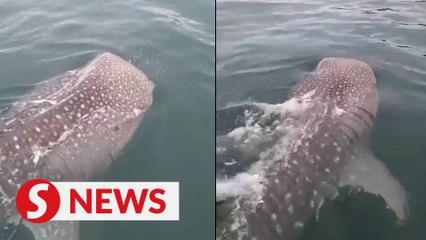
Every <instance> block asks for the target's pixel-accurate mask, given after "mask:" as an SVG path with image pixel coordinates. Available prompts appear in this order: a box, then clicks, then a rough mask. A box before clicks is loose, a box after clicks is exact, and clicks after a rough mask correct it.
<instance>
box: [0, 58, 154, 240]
mask: <svg viewBox="0 0 426 240" xmlns="http://www.w3.org/2000/svg"><path fill="white" fill-rule="evenodd" d="M152 90H153V84H152V82H151V81H149V80H148V78H147V77H146V76H145V74H144V73H143V72H142V71H140V70H139V69H138V68H136V67H135V66H133V65H131V64H130V63H129V62H127V61H125V60H123V59H122V58H120V57H118V56H116V55H114V54H111V53H103V54H100V55H98V56H97V57H96V58H94V59H93V60H92V61H90V62H89V63H88V64H87V65H86V66H84V67H81V68H78V69H75V70H72V71H68V72H65V73H63V74H61V75H59V76H57V77H55V78H53V79H50V80H48V81H46V82H44V83H43V84H41V86H38V87H36V89H34V90H33V91H31V92H30V93H29V94H28V95H27V96H25V97H23V99H22V100H20V101H18V102H16V103H15V104H13V106H12V107H11V109H10V110H9V111H8V112H7V113H5V114H4V115H3V116H2V122H3V123H4V124H3V126H2V128H1V129H0V131H1V132H0V227H1V228H0V230H1V229H3V228H5V227H6V226H7V225H8V224H10V223H11V222H13V221H16V220H17V217H16V216H17V211H16V208H15V201H14V198H15V195H16V192H17V190H18V188H19V186H20V185H21V184H23V183H24V182H26V181H27V180H29V179H33V178H44V179H48V180H51V181H76V180H78V181H81V180H86V179H89V178H91V177H94V176H96V174H98V173H101V172H102V171H104V170H106V169H107V167H108V166H110V165H111V164H112V162H113V160H114V159H116V157H117V156H118V154H119V153H120V151H121V150H122V149H123V147H124V146H125V145H126V144H127V142H128V141H129V140H130V139H131V137H132V135H133V133H134V132H135V131H136V129H137V127H138V126H139V124H140V122H141V120H142V118H143V116H144V113H145V112H146V111H147V110H148V108H149V107H150V105H151V103H152ZM24 224H25V225H27V226H28V227H29V228H30V229H31V231H32V232H33V234H34V236H35V239H37V240H39V239H50V240H54V239H61V240H64V239H78V236H79V232H78V225H77V223H73V222H51V223H46V224H41V225H33V224H29V223H25V222H24ZM6 230H7V229H6ZM0 232H1V231H0Z"/></svg>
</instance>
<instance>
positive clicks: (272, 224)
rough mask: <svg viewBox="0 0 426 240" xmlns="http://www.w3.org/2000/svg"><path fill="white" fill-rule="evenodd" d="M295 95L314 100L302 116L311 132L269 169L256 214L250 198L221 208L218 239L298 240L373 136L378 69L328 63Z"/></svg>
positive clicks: (344, 61) (357, 63) (333, 60)
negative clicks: (352, 156)
mask: <svg viewBox="0 0 426 240" xmlns="http://www.w3.org/2000/svg"><path fill="white" fill-rule="evenodd" d="M291 94H292V96H293V97H302V96H306V94H308V95H310V98H311V100H312V105H311V106H310V107H309V108H308V109H306V110H305V112H304V113H303V116H302V118H306V119H307V120H306V126H305V129H306V132H305V134H304V135H303V136H302V137H301V139H299V140H300V141H299V142H300V144H299V145H298V147H297V149H296V150H294V151H292V152H291V153H289V155H288V158H287V160H285V164H281V165H279V167H278V169H277V168H276V166H274V167H275V168H274V169H269V170H268V171H269V174H268V177H267V181H266V182H265V183H264V184H265V189H264V191H263V193H262V196H261V201H259V203H258V204H257V205H256V206H255V207H254V210H253V209H250V208H249V207H247V206H248V204H247V202H246V201H247V200H246V198H241V199H237V203H238V204H237V203H234V202H232V201H229V203H228V204H226V202H225V203H224V202H221V203H219V204H217V207H218V209H217V211H219V212H217V213H218V216H221V217H222V218H221V219H220V221H219V222H217V229H216V232H217V234H218V238H219V239H247V240H274V239H280V240H293V239H297V238H298V236H300V233H301V231H302V229H303V226H304V224H305V223H306V222H307V221H308V220H309V219H310V218H312V217H313V216H314V214H315V212H316V211H317V210H318V208H319V207H320V206H321V204H322V201H323V200H324V196H326V191H327V188H329V187H332V188H333V187H337V184H338V181H339V173H340V172H341V171H342V170H343V169H344V167H345V165H346V161H348V160H347V159H346V158H345V157H346V156H347V154H348V153H349V152H350V151H351V148H352V146H353V145H354V144H355V143H357V142H359V141H360V139H361V138H364V137H365V136H366V135H367V134H368V132H369V131H368V130H369V129H370V128H371V127H372V125H373V120H374V118H375V114H376V111H377V108H378V94H377V90H376V79H375V76H374V74H373V71H372V70H371V68H370V67H369V66H368V65H367V64H366V63H364V62H361V61H357V60H354V59H345V58H325V59H323V60H322V61H321V62H320V63H319V64H318V65H317V67H316V69H315V70H314V71H313V72H312V74H310V76H309V78H308V79H306V80H304V81H302V82H301V83H300V84H298V85H297V86H296V88H295V89H294V90H293V91H292V93H291ZM233 204H234V205H238V206H239V207H235V206H233ZM220 205H223V206H220ZM238 208H241V209H243V210H242V212H243V215H244V216H243V218H244V221H243V222H245V224H242V225H241V224H240V225H235V223H236V222H237V220H236V218H237V217H238V216H236V215H235V213H236V212H238ZM224 211H226V214H224V213H223V212H224ZM238 221H240V220H238ZM240 222H241V221H240Z"/></svg>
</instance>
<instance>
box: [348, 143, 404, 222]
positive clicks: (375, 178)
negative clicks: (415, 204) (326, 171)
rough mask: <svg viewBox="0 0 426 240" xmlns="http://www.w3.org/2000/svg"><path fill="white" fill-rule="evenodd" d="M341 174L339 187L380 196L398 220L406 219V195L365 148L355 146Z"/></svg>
mask: <svg viewBox="0 0 426 240" xmlns="http://www.w3.org/2000/svg"><path fill="white" fill-rule="evenodd" d="M346 162H347V165H346V166H345V168H344V170H343V171H342V172H341V175H340V178H339V186H340V187H342V186H347V185H352V186H361V187H363V190H364V191H365V192H369V193H372V194H376V195H380V196H382V197H383V198H384V199H385V201H386V203H387V204H388V207H389V208H391V209H392V210H393V211H394V212H395V214H396V215H397V217H398V218H399V220H400V221H401V222H403V221H404V220H406V219H407V218H408V203H407V194H406V192H405V189H404V187H403V186H402V185H401V183H399V181H398V180H397V179H395V177H394V176H392V174H391V172H390V171H389V170H388V169H387V167H386V166H385V165H384V164H383V163H382V162H381V161H380V160H378V159H376V158H375V157H374V155H373V154H372V152H371V151H370V150H369V149H368V148H367V147H366V146H365V145H360V146H357V147H356V148H355V150H354V152H353V154H351V155H350V156H348V159H346Z"/></svg>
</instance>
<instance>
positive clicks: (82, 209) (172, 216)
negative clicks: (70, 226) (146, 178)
mask: <svg viewBox="0 0 426 240" xmlns="http://www.w3.org/2000/svg"><path fill="white" fill-rule="evenodd" d="M16 208H17V209H18V212H19V213H20V214H21V216H22V217H23V218H24V219H26V220H27V221H29V222H32V223H44V222H47V221H68V220H72V221H89V220H90V221H91V220H93V221H112V220H113V221H178V220H179V183H178V182H49V181H47V180H44V179H33V180H30V181H28V182H26V183H25V184H23V185H22V186H21V188H20V189H19V191H18V193H17V195H16Z"/></svg>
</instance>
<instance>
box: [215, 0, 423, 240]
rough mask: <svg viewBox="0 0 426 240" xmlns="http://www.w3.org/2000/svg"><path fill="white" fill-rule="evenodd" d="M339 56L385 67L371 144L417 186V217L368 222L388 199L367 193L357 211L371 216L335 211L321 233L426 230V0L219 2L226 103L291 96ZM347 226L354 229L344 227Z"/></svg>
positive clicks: (221, 98) (409, 186)
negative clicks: (397, 222)
mask: <svg viewBox="0 0 426 240" xmlns="http://www.w3.org/2000/svg"><path fill="white" fill-rule="evenodd" d="M330 56H340V57H350V58H357V59H360V60H363V61H366V62H367V63H369V64H370V65H371V66H372V68H373V70H374V72H375V75H376V77H377V79H378V90H379V94H380V98H381V99H380V108H379V112H378V116H377V120H376V123H375V128H374V130H373V132H372V136H371V139H370V140H371V141H370V142H371V149H372V150H373V152H374V153H375V155H376V156H377V158H378V159H380V160H381V161H382V162H384V163H385V164H386V166H387V167H388V168H389V169H390V171H391V172H392V174H393V175H394V176H395V177H396V178H397V179H398V180H399V181H400V182H401V183H402V184H403V185H404V187H405V189H406V190H407V192H408V194H409V205H410V218H409V220H408V222H406V223H405V225H403V226H401V227H394V226H384V225H386V224H387V223H385V222H386V221H388V220H389V219H382V220H377V219H379V218H375V220H374V221H370V222H368V220H369V218H372V215H368V214H369V211H370V210H367V211H366V209H367V208H369V209H371V211H370V212H372V211H373V210H375V209H376V210H377V209H378V208H379V205H377V207H375V206H376V205H374V204H375V202H374V201H370V202H369V201H365V204H360V202H358V203H357V204H355V205H353V206H351V208H352V210H351V211H352V212H355V213H357V212H358V213H361V212H364V213H365V214H366V215H364V216H367V217H366V218H364V219H362V218H361V219H358V220H357V221H355V220H354V221H352V222H346V223H341V222H336V221H337V220H336V219H333V218H332V217H330V218H329V219H326V220H324V221H322V222H321V227H322V228H323V229H328V230H327V231H329V232H331V233H332V234H329V236H328V237H327V238H325V237H320V238H319V239H324V240H328V239H389V237H390V235H392V237H393V238H394V239H425V238H426V187H425V177H424V176H425V175H426V140H425V136H426V124H425V123H426V105H425V102H426V94H425V93H426V2H424V1H395V0H392V1H369V0H354V1H337V0H332V1H299V0H294V1H289V0H288V1H286V0H275V1H274V0H270V1H256V0H247V1H233V0H230V1H223V0H220V1H219V2H218V3H217V108H223V107H225V106H227V105H229V104H232V103H241V102H247V101H252V102H268V103H279V102H283V101H285V100H286V99H287V92H288V89H289V88H290V87H291V86H292V85H293V84H294V83H295V82H296V81H298V80H300V79H301V78H303V74H304V73H306V72H309V71H311V70H313V68H314V67H315V65H316V64H317V63H318V62H319V61H320V60H321V59H322V58H324V57H330ZM347 217H348V219H350V217H351V216H347ZM356 217H360V216H356ZM352 220H353V219H352ZM382 221H383V222H382ZM341 228H345V229H346V228H348V229H349V230H348V231H347V232H348V233H349V234H348V235H349V236H348V235H346V236H345V237H342V236H343V235H339V234H340V233H339V231H340V230H341ZM307 229H308V230H307V231H319V230H318V228H317V227H316V226H315V227H312V228H307ZM333 231H334V232H333ZM345 231H346V230H345ZM389 232H392V234H387V233H389ZM315 233H317V232H312V234H311V235H314V236H315ZM333 234H334V235H333ZM351 234H352V235H351ZM363 234H364V235H363ZM308 235H309V234H308ZM383 236H386V237H383ZM311 239H312V238H311ZM313 239H318V235H317V238H313Z"/></svg>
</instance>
